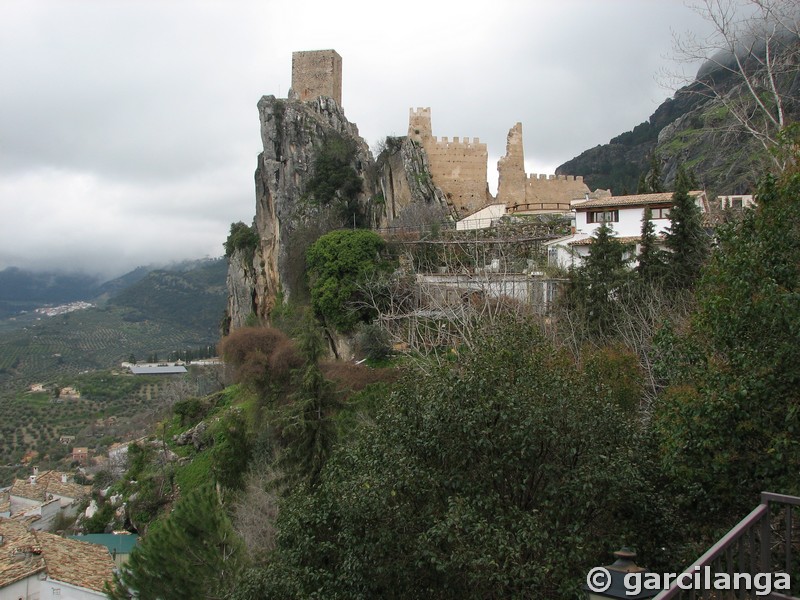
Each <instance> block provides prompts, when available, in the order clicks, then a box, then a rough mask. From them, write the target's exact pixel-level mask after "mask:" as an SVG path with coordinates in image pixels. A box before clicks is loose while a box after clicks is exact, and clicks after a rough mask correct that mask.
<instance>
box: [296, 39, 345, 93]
mask: <svg viewBox="0 0 800 600" xmlns="http://www.w3.org/2000/svg"><path fill="white" fill-rule="evenodd" d="M320 96H326V97H328V98H333V99H334V100H336V103H337V104H338V105H339V106H341V105H342V57H341V56H339V53H338V52H336V50H310V51H304V52H292V91H291V92H290V94H289V97H290V98H292V97H295V98H297V99H298V100H302V101H304V102H305V101H309V100H314V99H316V98H318V97H320Z"/></svg>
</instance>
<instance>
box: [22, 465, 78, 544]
mask: <svg viewBox="0 0 800 600" xmlns="http://www.w3.org/2000/svg"><path fill="white" fill-rule="evenodd" d="M91 491H92V487H91V486H88V485H80V484H77V483H74V482H73V481H72V478H71V477H70V475H69V474H68V473H62V472H60V471H42V472H41V473H40V472H39V469H38V468H37V467H34V468H33V474H32V475H30V476H29V477H28V478H27V479H17V480H15V481H14V484H13V485H12V486H11V487H10V488H9V490H8V496H9V500H10V513H11V515H12V516H13V517H15V518H23V519H24V518H27V517H37V519H36V520H35V521H34V524H33V527H35V528H36V529H46V528H47V527H49V526H50V524H51V523H52V522H53V521H54V520H55V518H56V516H57V515H59V514H64V515H66V516H74V515H75V514H76V512H77V507H78V504H79V503H80V501H81V500H82V499H83V498H85V497H87V496H88V495H89V494H90V493H91Z"/></svg>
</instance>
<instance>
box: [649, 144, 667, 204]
mask: <svg viewBox="0 0 800 600" xmlns="http://www.w3.org/2000/svg"><path fill="white" fill-rule="evenodd" d="M645 183H646V184H647V192H646V193H649V194H657V193H659V192H663V191H664V182H663V181H662V174H661V157H660V156H659V155H658V153H657V152H656V151H655V150H654V151H653V153H652V154H651V155H650V171H649V172H648V173H647V177H646V179H645Z"/></svg>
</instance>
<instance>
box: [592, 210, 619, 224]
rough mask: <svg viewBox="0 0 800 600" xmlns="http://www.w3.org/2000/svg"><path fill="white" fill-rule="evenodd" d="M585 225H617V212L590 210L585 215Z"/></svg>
mask: <svg viewBox="0 0 800 600" xmlns="http://www.w3.org/2000/svg"><path fill="white" fill-rule="evenodd" d="M586 222H587V223H618V222H619V211H618V210H590V211H589V214H587V215H586Z"/></svg>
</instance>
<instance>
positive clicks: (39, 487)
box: [9, 471, 92, 502]
mask: <svg viewBox="0 0 800 600" xmlns="http://www.w3.org/2000/svg"><path fill="white" fill-rule="evenodd" d="M64 479H66V481H64ZM31 481H32V479H31V478H29V479H17V480H15V481H14V485H12V486H11V489H10V490H9V492H10V493H11V495H12V496H19V497H20V498H27V499H28V500H37V501H39V502H45V501H46V500H47V497H48V494H53V495H54V496H61V497H63V498H73V499H75V498H83V497H84V496H88V495H89V494H90V493H91V491H92V487H91V486H89V485H79V484H77V483H73V482H71V481H70V476H69V474H68V473H62V472H61V471H43V472H41V473H39V474H37V475H35V480H33V483H31Z"/></svg>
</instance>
